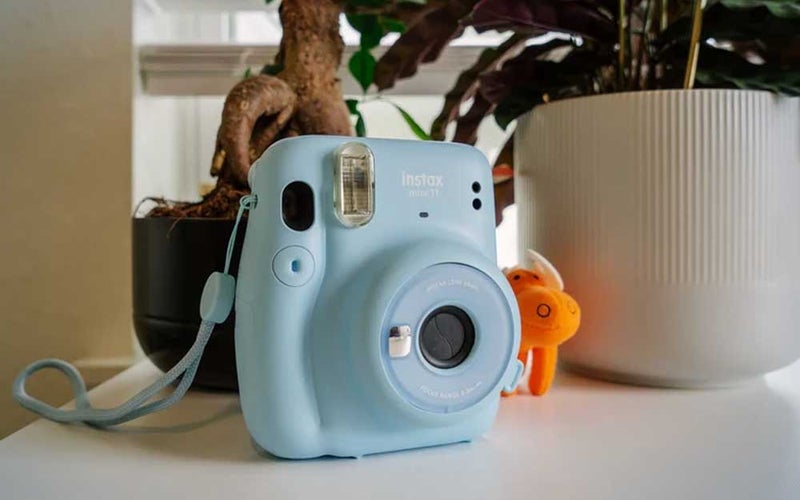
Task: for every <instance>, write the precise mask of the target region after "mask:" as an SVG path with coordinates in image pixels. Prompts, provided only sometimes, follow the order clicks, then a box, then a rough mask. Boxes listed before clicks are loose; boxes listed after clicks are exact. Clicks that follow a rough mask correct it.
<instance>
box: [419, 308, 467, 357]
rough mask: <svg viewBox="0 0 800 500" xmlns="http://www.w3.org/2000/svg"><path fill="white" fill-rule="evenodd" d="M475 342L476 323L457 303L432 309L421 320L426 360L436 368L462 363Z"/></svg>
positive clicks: (421, 333)
mask: <svg viewBox="0 0 800 500" xmlns="http://www.w3.org/2000/svg"><path fill="white" fill-rule="evenodd" d="M474 344H475V325H473V324H472V320H471V319H470V318H469V315H468V314H467V313H466V312H464V311H463V310H462V309H460V308H458V307H455V306H445V307H440V308H438V309H436V310H435V311H433V312H431V313H430V314H429V315H428V317H427V318H425V321H423V322H422V330H421V332H420V335H419V347H420V351H422V356H423V357H424V358H425V360H426V361H427V362H428V363H430V364H432V365H433V366H435V367H437V368H453V367H456V366H458V365H460V364H461V363H462V362H463V361H464V360H465V359H467V356H468V355H469V353H470V351H471V350H472V346H473V345H474Z"/></svg>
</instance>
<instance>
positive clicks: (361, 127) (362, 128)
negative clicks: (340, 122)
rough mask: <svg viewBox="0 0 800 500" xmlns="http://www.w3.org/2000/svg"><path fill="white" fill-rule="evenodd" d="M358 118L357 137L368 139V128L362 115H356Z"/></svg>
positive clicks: (359, 113)
mask: <svg viewBox="0 0 800 500" xmlns="http://www.w3.org/2000/svg"><path fill="white" fill-rule="evenodd" d="M356 116H358V118H357V119H356V135H357V136H358V137H366V136H367V126H366V124H365V123H364V117H363V116H362V115H361V112H358V113H356Z"/></svg>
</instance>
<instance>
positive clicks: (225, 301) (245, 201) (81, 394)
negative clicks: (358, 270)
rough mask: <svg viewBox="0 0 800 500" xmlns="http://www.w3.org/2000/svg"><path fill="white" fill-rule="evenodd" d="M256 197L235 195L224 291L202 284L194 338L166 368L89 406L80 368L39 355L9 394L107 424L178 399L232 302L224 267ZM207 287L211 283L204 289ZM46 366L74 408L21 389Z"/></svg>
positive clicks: (64, 415) (59, 417)
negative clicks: (116, 401)
mask: <svg viewBox="0 0 800 500" xmlns="http://www.w3.org/2000/svg"><path fill="white" fill-rule="evenodd" d="M256 202H257V198H256V196H255V195H252V194H251V195H247V196H244V197H242V199H241V200H240V201H239V212H238V214H237V215H236V222H235V223H234V226H233V231H231V236H230V238H229V239H228V250H227V253H226V256H225V271H224V274H223V276H222V277H223V278H225V279H224V280H223V281H222V285H223V286H225V287H227V288H226V289H225V290H223V291H224V292H226V293H220V291H219V290H218V289H216V288H215V287H209V286H208V284H207V286H206V289H205V290H204V291H203V296H204V297H203V299H204V300H203V302H204V303H206V302H212V304H211V305H208V304H207V305H206V307H205V308H204V307H203V306H201V317H202V318H203V320H202V321H201V323H200V329H199V330H198V332H197V338H196V340H195V341H194V344H192V347H191V348H190V349H189V351H188V352H187V353H186V354H185V355H184V356H183V358H182V359H181V360H180V361H179V362H178V363H177V364H176V365H175V366H173V367H172V368H171V369H170V370H169V371H168V372H166V373H165V374H163V375H162V376H161V377H160V378H159V379H158V380H156V381H155V382H153V383H152V384H151V385H150V386H148V387H146V388H145V389H143V390H141V391H139V392H138V393H137V394H136V395H134V396H133V397H131V398H130V399H128V400H127V401H126V402H124V403H122V404H121V405H119V406H116V407H114V408H107V409H106V408H95V407H93V406H92V404H91V402H90V401H89V394H88V391H87V390H86V383H85V382H84V380H83V378H82V377H81V374H80V372H79V371H78V370H77V369H76V368H75V367H74V366H73V365H71V364H70V363H68V362H66V361H63V360H61V359H54V358H50V359H42V360H39V361H36V362H34V363H31V364H30V365H28V366H27V367H26V368H25V369H24V370H22V372H21V373H20V374H19V375H18V376H17V378H16V379H15V380H14V384H13V386H12V392H13V395H14V399H15V400H16V401H17V402H18V403H19V404H20V405H22V406H23V407H24V408H27V409H28V410H30V411H32V412H33V413H36V414H37V415H39V416H41V417H44V418H46V419H48V420H53V421H56V422H62V423H72V422H83V423H85V424H88V425H91V426H95V427H110V426H114V425H118V424H121V423H124V422H128V421H131V420H134V419H137V418H139V417H142V416H144V415H147V414H149V413H153V412H156V411H160V410H164V409H167V408H169V407H170V406H172V405H174V404H175V403H177V402H178V401H180V400H181V398H183V396H184V394H186V391H187V390H188V389H189V387H190V386H191V385H192V381H193V380H194V377H195V374H196V373H197V367H198V366H199V365H200V359H201V358H202V356H203V351H204V350H205V348H206V345H207V344H208V340H209V339H210V338H211V334H212V332H213V331H214V326H216V324H217V323H221V322H223V321H225V318H227V316H228V314H229V313H230V309H231V308H232V306H233V291H234V288H235V282H234V280H233V278H232V277H230V276H229V275H228V272H229V270H230V263H231V258H232V256H233V247H234V244H235V242H236V233H237V231H238V229H239V222H240V221H241V219H242V216H243V215H244V212H245V210H250V209H253V208H254V207H255V206H256ZM220 274H221V273H214V274H212V275H211V276H210V277H209V282H213V281H215V280H214V279H213V278H215V277H219V276H218V275H220ZM215 285H216V286H220V285H219V284H217V283H215ZM209 288H215V289H214V290H211V292H210V293H207V292H208V291H209ZM206 295H209V296H210V297H211V298H210V299H208V298H207V297H206ZM219 301H222V303H215V302H219ZM226 308H227V309H226ZM209 310H213V314H212V313H209V312H207V311H209ZM221 312H222V314H221ZM46 368H53V369H56V370H58V371H60V372H61V373H63V374H64V375H66V377H67V378H68V379H69V383H70V385H71V387H72V393H73V395H74V396H75V409H74V410H64V409H60V408H56V407H54V406H51V405H49V404H47V403H45V402H44V401H41V400H40V399H37V398H35V397H33V396H31V395H30V394H28V393H27V391H26V390H25V383H26V382H27V381H28V379H29V378H30V377H31V376H32V375H33V374H35V373H36V372H38V371H39V370H43V369H46ZM178 378H180V382H178V384H177V386H176V387H175V390H174V391H172V393H171V394H169V395H168V396H165V397H163V398H161V399H157V400H155V401H151V399H153V397H154V396H155V395H156V394H158V393H159V392H160V391H161V390H163V389H165V388H166V387H167V386H168V385H170V384H172V383H173V382H175V381H176V380H178Z"/></svg>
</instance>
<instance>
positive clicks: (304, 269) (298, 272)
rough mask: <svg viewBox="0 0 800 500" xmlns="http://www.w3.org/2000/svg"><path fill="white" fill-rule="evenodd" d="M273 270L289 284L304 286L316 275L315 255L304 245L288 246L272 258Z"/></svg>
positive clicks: (280, 278) (283, 281) (281, 280)
mask: <svg viewBox="0 0 800 500" xmlns="http://www.w3.org/2000/svg"><path fill="white" fill-rule="evenodd" d="M272 272H273V273H274V274H275V277H276V278H278V280H279V281H280V282H281V283H283V284H284V285H287V286H303V285H305V284H306V283H308V280H310V279H311V276H313V275H314V257H313V256H312V255H311V252H309V251H308V250H306V249H305V248H303V247H298V246H292V247H286V248H284V249H283V250H281V251H280V252H278V253H277V254H275V258H274V259H272Z"/></svg>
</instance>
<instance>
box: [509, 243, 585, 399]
mask: <svg viewBox="0 0 800 500" xmlns="http://www.w3.org/2000/svg"><path fill="white" fill-rule="evenodd" d="M527 255H528V258H529V259H530V260H531V261H532V265H531V267H530V269H525V268H522V267H514V268H511V269H507V270H505V275H506V277H507V278H508V281H509V282H510V283H511V288H512V289H513V290H514V295H516V297H517V303H518V304H519V312H520V317H521V318H522V340H521V342H520V346H519V357H518V359H519V360H520V361H522V363H523V364H525V363H527V361H528V352H530V351H533V366H531V376H530V380H529V381H528V387H529V388H530V391H531V394H533V395H535V396H541V395H543V394H544V393H546V392H547V390H548V389H549V388H550V385H551V384H552V383H553V378H554V377H555V374H556V361H557V360H558V346H559V344H562V343H563V342H565V341H566V340H567V339H569V338H570V337H572V336H573V335H575V332H576V331H578V326H580V323H581V310H580V308H579V307H578V303H577V302H575V299H573V298H572V297H570V296H569V295H567V294H566V293H565V292H564V281H563V280H562V279H561V275H560V274H559V273H558V271H557V270H556V268H555V267H554V266H553V265H552V264H551V263H550V262H549V261H548V260H547V259H545V258H544V257H542V256H541V255H539V254H538V253H536V252H534V251H533V250H528V252H527ZM516 392H517V391H516V390H514V392H510V393H503V396H511V395H513V394H515V393H516Z"/></svg>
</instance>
